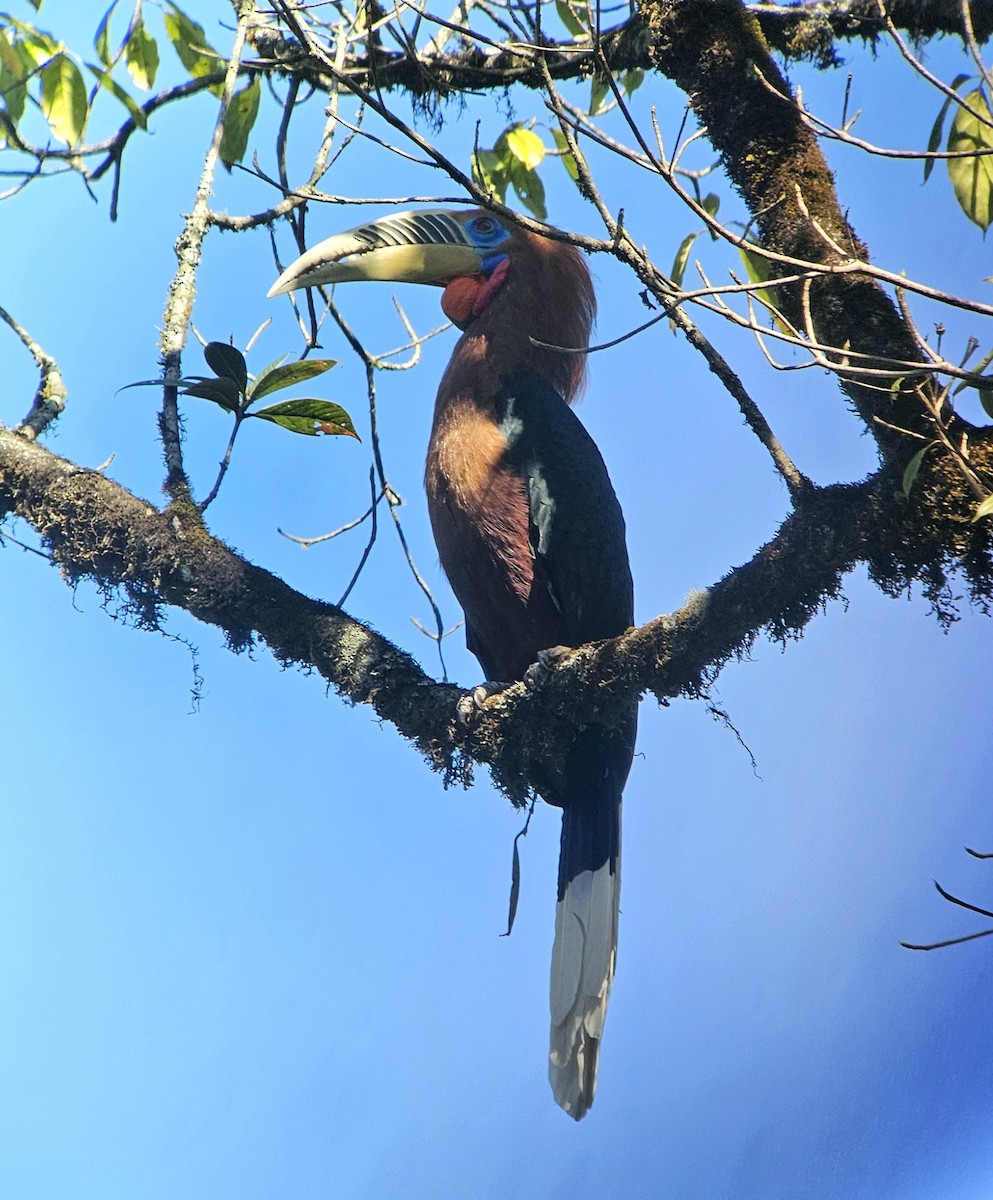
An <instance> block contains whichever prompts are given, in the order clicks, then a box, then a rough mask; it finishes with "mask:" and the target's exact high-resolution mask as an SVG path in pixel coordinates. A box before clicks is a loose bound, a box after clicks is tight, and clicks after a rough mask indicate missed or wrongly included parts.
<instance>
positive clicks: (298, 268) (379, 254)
mask: <svg viewBox="0 0 993 1200" xmlns="http://www.w3.org/2000/svg"><path fill="white" fill-rule="evenodd" d="M364 279H372V280H388V281H393V282H397V283H427V284H434V285H436V286H438V287H442V288H444V294H443V296H442V301H441V304H442V308H443V309H444V312H445V315H446V316H447V317H448V318H449V319H450V320H451V321H452V322H453V323H454V324H455V325H457V326H458V327H459V328H460V329H463V330H465V329H469V328H470V326H472V325H473V323H474V322H475V321H476V320H477V318H479V317H481V316H482V315H483V314H484V313H489V314H490V316H491V317H493V318H495V317H496V316H497V314H498V313H499V318H500V321H501V324H502V325H503V327H504V328H505V329H511V328H513V329H517V330H518V331H519V334H520V339H521V340H522V342H523V343H527V344H528V347H529V349H530V347H531V346H533V342H532V341H531V339H532V338H533V339H537V340H539V341H544V342H547V343H550V344H553V345H556V346H563V347H569V348H573V347H575V348H584V347H586V346H587V345H588V343H589V335H590V328H591V326H592V323H593V316H594V313H595V309H596V302H595V299H594V295H593V286H592V283H591V282H590V275H589V271H588V269H587V267H586V263H585V260H584V259H583V256H582V255H581V254H580V252H579V251H578V250H577V249H576V248H575V247H574V246H571V245H569V244H567V243H566V242H562V241H556V240H553V239H551V238H547V237H542V236H540V235H539V234H535V233H531V232H530V231H528V230H526V229H522V228H521V227H519V226H517V225H515V224H513V223H512V222H510V221H505V220H504V219H503V218H501V217H498V216H496V215H494V214H493V213H490V212H486V211H485V210H483V209H468V210H463V211H452V210H448V209H424V210H422V211H420V212H407V213H396V214H392V215H390V216H387V217H380V218H379V220H377V221H370V222H369V223H368V224H366V225H359V226H358V227H357V228H355V229H350V230H348V231H347V232H346V233H339V234H336V235H335V236H334V237H330V238H328V239H327V240H326V241H323V242H319V243H318V244H317V245H316V246H313V247H311V249H309V250H308V251H307V252H306V253H305V254H302V255H301V256H300V257H299V258H298V259H297V260H296V262H294V263H291V264H290V266H288V267H287V268H286V270H285V271H284V272H283V273H282V275H280V277H279V278H278V279H277V280H276V282H275V283H274V284H273V286H272V287H271V288H270V289H269V295H270V296H279V295H282V294H283V293H285V292H292V291H296V290H298V289H300V288H308V287H317V286H319V285H322V284H335V283H348V282H353V281H356V280H364ZM497 301H499V303H497ZM480 324H481V325H483V324H486V323H485V322H481V323H480ZM535 354H538V355H539V356H541V355H542V352H538V351H536V352H534V353H532V357H534V355H535ZM543 356H544V357H548V356H552V358H551V360H550V361H549V362H548V364H547V367H548V369H547V370H546V371H545V374H546V376H549V377H550V376H554V377H555V378H554V380H553V381H554V382H555V383H556V384H557V385H558V386H559V387H560V388H561V390H562V393H563V394H564V395H566V396H567V398H571V397H572V396H573V395H574V394H575V392H576V391H577V389H578V387H579V385H580V381H581V379H582V376H583V367H584V359H583V356H582V355H565V356H563V355H561V354H558V353H555V352H551V351H547V352H544V354H543ZM556 360H557V361H556Z"/></svg>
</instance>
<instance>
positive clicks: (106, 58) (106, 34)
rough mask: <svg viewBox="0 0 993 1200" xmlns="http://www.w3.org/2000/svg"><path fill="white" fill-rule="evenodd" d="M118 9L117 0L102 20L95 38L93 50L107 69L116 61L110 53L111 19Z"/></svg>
mask: <svg viewBox="0 0 993 1200" xmlns="http://www.w3.org/2000/svg"><path fill="white" fill-rule="evenodd" d="M116 7H117V0H114V2H113V4H111V6H110V8H108V9H107V11H106V12H105V13H104V14H103V16H102V17H101V18H100V24H99V25H98V26H97V31H96V33H95V34H94V37H93V49H94V50H96V52H97V58H99V59H100V61H101V62H102V63H103V65H104V66H105V67H109V66H110V65H111V63H112V62H113V61H114V59H113V55H112V54H111V53H110V18H111V17H112V16H113V14H114V9H115V8H116Z"/></svg>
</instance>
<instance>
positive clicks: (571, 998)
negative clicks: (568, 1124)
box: [548, 861, 621, 1121]
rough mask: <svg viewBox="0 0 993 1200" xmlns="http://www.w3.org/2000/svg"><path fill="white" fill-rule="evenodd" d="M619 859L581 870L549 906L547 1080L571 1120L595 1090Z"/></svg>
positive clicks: (612, 955) (613, 956)
mask: <svg viewBox="0 0 993 1200" xmlns="http://www.w3.org/2000/svg"><path fill="white" fill-rule="evenodd" d="M620 898H621V871H620V862H619V861H618V862H616V863H615V864H614V870H613V872H611V870H610V864H609V863H605V864H604V865H603V866H602V867H600V869H599V870H597V871H583V872H582V873H581V874H579V875H577V876H576V878H575V879H573V880H572V881H571V882H570V884H569V885H568V887H567V888H566V892H565V896H564V897H563V898H562V899H561V900H560V901H559V903H558V905H557V906H556V909H555V944H554V946H553V948H552V986H551V1012H552V1030H551V1049H550V1051H549V1056H548V1078H549V1080H550V1082H551V1085H552V1091H553V1092H554V1094H555V1100H556V1103H557V1104H559V1105H560V1106H561V1107H562V1108H564V1109H565V1111H566V1112H567V1113H568V1114H569V1115H570V1116H571V1117H573V1118H574V1119H575V1120H577V1121H578V1120H579V1119H580V1118H581V1117H583V1116H585V1114H586V1111H587V1109H589V1107H590V1105H591V1104H592V1103H593V1094H594V1092H595V1091H596V1075H597V1062H598V1060H599V1056H600V1038H601V1036H602V1034H603V1024H604V1019H605V1017H606V1015H607V1000H608V998H609V996H610V984H611V981H612V980H613V978H614V965H615V962H616V960H617V919H618V913H619V911H620Z"/></svg>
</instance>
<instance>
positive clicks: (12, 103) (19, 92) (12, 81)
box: [0, 30, 33, 125]
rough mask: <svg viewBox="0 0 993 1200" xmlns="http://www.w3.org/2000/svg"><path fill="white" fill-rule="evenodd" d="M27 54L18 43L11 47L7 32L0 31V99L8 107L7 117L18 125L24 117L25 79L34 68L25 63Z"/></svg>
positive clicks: (25, 101)
mask: <svg viewBox="0 0 993 1200" xmlns="http://www.w3.org/2000/svg"><path fill="white" fill-rule="evenodd" d="M25 57H26V56H25V54H24V53H23V51H22V49H21V46H20V45H19V44H18V43H15V44H14V45H11V44H10V42H8V41H7V36H6V32H5V31H3V30H0V99H2V100H3V101H4V102H5V104H6V106H7V109H6V111H7V116H8V118H9V119H10V120H11V121H13V122H14V124H15V125H16V124H17V122H18V121H19V120H20V119H21V117H23V116H24V106H25V104H26V103H27V98H28V89H27V87H26V86H25V84H24V79H25V77H26V76H27V74H28V72H29V71H30V70H31V69H32V68H33V64H29V63H27V62H25Z"/></svg>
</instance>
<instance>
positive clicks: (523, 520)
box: [425, 401, 534, 665]
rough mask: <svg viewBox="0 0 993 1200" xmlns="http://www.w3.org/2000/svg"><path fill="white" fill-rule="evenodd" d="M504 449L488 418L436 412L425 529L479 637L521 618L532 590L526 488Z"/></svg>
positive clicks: (476, 411)
mask: <svg viewBox="0 0 993 1200" xmlns="http://www.w3.org/2000/svg"><path fill="white" fill-rule="evenodd" d="M508 449H509V447H508V441H507V435H506V432H505V430H503V429H502V428H501V426H500V425H499V424H498V423H497V420H496V417H495V414H493V413H491V412H489V411H487V410H485V409H481V408H480V407H478V406H476V405H474V404H472V403H471V402H458V401H456V402H453V403H450V404H448V405H446V406H445V407H444V408H441V409H440V410H439V411H438V412H437V413H436V416H435V425H434V429H433V431H432V436H431V444H430V446H429V449H428V459H427V468H426V472H425V486H426V490H427V497H428V511H429V514H430V517H431V526H432V529H433V532H434V537H435V542H436V544H437V547H438V556H439V558H440V559H441V565H442V567H444V570H445V574H446V575H447V576H448V579H449V582H450V583H451V585H452V589H453V591H454V592H455V594H456V596H457V597H458V599H459V602H460V603H461V605H462V607H463V609H464V610H465V613H466V618H467V619H468V621H469V623H470V625H472V626H473V627H474V628H475V629H476V630H477V632H478V633H479V634H480V636H483V637H486V635H487V633H488V632H489V631H490V630H491V629H492V631H493V634H494V637H495V636H496V633H497V629H498V627H502V626H503V625H504V624H505V622H506V621H507V620H508V619H510V618H511V616H512V614H514V613H517V614H519V616H517V617H514V618H513V619H514V620H523V619H524V613H525V611H526V609H527V606H528V604H529V602H530V599H531V591H532V587H533V584H534V552H533V549H532V546H531V541H530V536H529V517H528V493H527V481H526V479H524V478H523V477H522V475H521V473H520V470H519V469H518V468H517V467H515V466H514V465H513V463H512V462H511V461H510V458H509V455H508ZM515 640H519V638H518V639H515ZM531 661H532V659H531V658H526V659H525V665H527V663H528V662H531Z"/></svg>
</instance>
